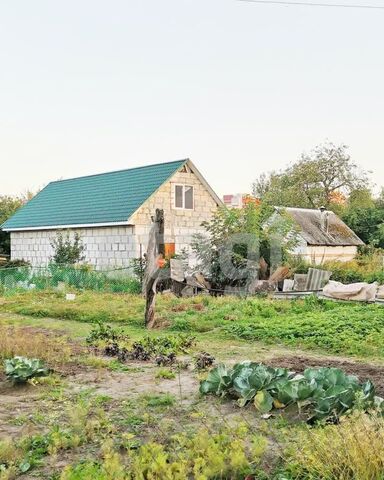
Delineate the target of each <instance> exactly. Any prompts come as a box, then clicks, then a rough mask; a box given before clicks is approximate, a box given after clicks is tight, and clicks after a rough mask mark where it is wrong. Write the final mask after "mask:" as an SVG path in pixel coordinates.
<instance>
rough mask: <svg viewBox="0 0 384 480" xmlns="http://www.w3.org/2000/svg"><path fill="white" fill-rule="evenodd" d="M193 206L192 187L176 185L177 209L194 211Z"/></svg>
mask: <svg viewBox="0 0 384 480" xmlns="http://www.w3.org/2000/svg"><path fill="white" fill-rule="evenodd" d="M193 204H194V197H193V187H192V185H175V208H181V209H185V210H193V206H194V205H193Z"/></svg>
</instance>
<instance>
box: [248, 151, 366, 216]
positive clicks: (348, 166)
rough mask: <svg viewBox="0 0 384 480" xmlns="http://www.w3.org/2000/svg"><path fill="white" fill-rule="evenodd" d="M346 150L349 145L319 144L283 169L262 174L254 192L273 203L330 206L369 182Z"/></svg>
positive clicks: (313, 206) (306, 206)
mask: <svg viewBox="0 0 384 480" xmlns="http://www.w3.org/2000/svg"><path fill="white" fill-rule="evenodd" d="M347 150H348V147H347V146H346V145H338V146H337V145H335V144H333V143H329V142H328V143H324V144H322V145H319V146H317V147H316V148H315V149H314V150H312V151H311V152H310V153H309V154H302V156H301V158H300V160H299V161H298V162H296V163H294V164H293V165H291V166H290V167H288V168H287V169H285V170H284V171H282V172H272V173H270V174H269V175H265V174H263V175H261V176H260V177H259V178H258V179H257V180H256V181H255V182H254V184H253V193H254V195H255V196H258V197H260V198H261V199H262V200H263V201H264V202H267V203H269V204H274V205H282V206H292V207H304V208H318V207H320V206H322V205H324V206H325V207H327V208H329V207H331V205H332V203H333V201H334V199H335V198H340V197H342V196H345V197H348V195H349V194H350V192H351V191H353V190H357V189H363V188H364V187H365V186H366V185H367V183H368V177H367V174H366V173H365V172H364V171H362V170H360V169H359V168H358V166H357V165H356V164H355V163H354V162H353V161H352V159H351V157H350V155H349V154H348V151H347Z"/></svg>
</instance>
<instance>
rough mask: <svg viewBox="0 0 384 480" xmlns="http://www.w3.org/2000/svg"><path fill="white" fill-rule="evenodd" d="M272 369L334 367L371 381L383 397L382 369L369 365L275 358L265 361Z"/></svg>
mask: <svg viewBox="0 0 384 480" xmlns="http://www.w3.org/2000/svg"><path fill="white" fill-rule="evenodd" d="M265 363H267V364H268V365H271V366H272V367H285V368H289V369H290V370H294V371H295V372H299V373H300V372H303V371H304V370H305V369H306V368H308V367H336V368H340V369H341V370H344V372H346V373H348V375H356V376H357V377H359V379H360V381H362V382H363V381H365V380H371V382H373V384H374V385H375V387H376V392H377V394H378V395H381V396H384V367H381V366H378V365H372V364H370V363H360V362H352V361H348V360H336V359H331V358H329V359H328V358H311V357H306V356H297V357H275V358H271V359H269V360H268V361H266V362H265Z"/></svg>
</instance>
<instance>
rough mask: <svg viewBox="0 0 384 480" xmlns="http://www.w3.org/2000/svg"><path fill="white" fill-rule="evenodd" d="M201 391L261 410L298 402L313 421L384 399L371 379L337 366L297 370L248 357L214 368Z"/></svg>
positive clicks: (381, 401) (309, 419) (301, 409)
mask: <svg viewBox="0 0 384 480" xmlns="http://www.w3.org/2000/svg"><path fill="white" fill-rule="evenodd" d="M200 392H201V393H202V394H214V395H221V396H224V395H228V396H232V397H235V398H238V404H239V405H240V406H241V407H243V406H245V405H246V404H248V403H249V402H251V401H253V403H254V405H255V407H256V409H257V410H258V411H260V412H261V413H267V412H270V411H271V410H272V409H274V408H275V409H281V408H285V407H287V406H290V405H296V406H297V408H298V409H299V411H305V412H307V413H308V421H310V422H313V421H316V420H320V419H323V418H329V417H332V416H338V415H342V414H343V413H345V412H347V411H348V410H350V409H351V408H353V407H354V406H355V405H356V404H357V403H358V404H359V405H360V406H362V407H363V408H369V407H372V406H374V405H375V406H379V405H381V404H382V403H383V400H382V399H381V398H379V397H376V396H375V388H374V385H373V384H372V382H370V381H369V380H368V381H366V382H365V383H360V382H359V380H358V378H357V377H355V376H353V375H347V374H345V373H344V372H343V371H342V370H340V369H338V368H325V367H323V368H307V369H306V370H305V371H304V373H303V374H296V373H295V372H290V371H288V370H287V369H285V368H273V367H268V366H266V365H263V364H261V363H254V362H248V361H247V362H241V363H238V364H236V365H235V366H234V367H233V368H227V367H226V366H225V365H218V366H217V367H216V368H213V369H212V370H211V371H210V372H209V374H208V377H207V379H206V380H204V381H203V382H201V384H200Z"/></svg>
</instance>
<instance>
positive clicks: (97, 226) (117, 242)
mask: <svg viewBox="0 0 384 480" xmlns="http://www.w3.org/2000/svg"><path fill="white" fill-rule="evenodd" d="M219 205H221V200H220V199H219V197H218V196H217V195H216V194H215V192H214V191H213V190H212V188H211V187H210V186H209V185H208V183H207V182H206V180H205V179H204V178H203V176H202V175H201V174H200V173H199V171H198V170H197V168H196V167H195V166H194V165H193V163H192V162H191V161H190V160H188V159H187V160H180V161H176V162H169V163H162V164H158V165H150V166H144V167H139V168H131V169H128V170H121V171H116V172H109V173H103V174H98V175H90V176H86V177H79V178H73V179H69V180H60V181H55V182H51V183H49V184H48V185H47V186H46V187H45V188H44V189H43V190H41V192H40V193H38V194H37V195H36V196H35V197H34V198H33V199H32V200H31V201H29V202H28V203H27V204H26V205H24V206H23V207H22V208H20V209H19V210H18V211H17V212H16V213H15V214H14V215H13V216H12V217H11V218H10V219H9V220H7V221H6V222H5V223H4V224H3V225H2V229H3V230H5V231H7V232H10V234H11V258H12V259H13V260H14V259H24V260H27V261H29V262H31V263H32V265H36V266H39V265H46V264H47V263H49V261H50V259H51V257H52V254H53V249H52V247H51V241H52V239H53V238H55V236H56V234H57V232H58V231H60V230H61V231H63V230H69V231H71V232H78V233H79V234H80V235H81V238H82V241H83V244H84V245H85V247H86V251H85V257H86V258H85V262H86V263H89V264H92V265H94V266H95V267H96V268H97V269H109V268H115V267H127V266H129V265H130V260H131V259H133V258H139V257H140V255H143V254H144V253H145V251H146V248H147V242H148V232H149V230H150V228H151V223H152V221H151V217H152V216H153V215H154V214H155V210H156V208H161V209H163V210H164V217H165V243H166V249H167V251H168V252H173V251H175V252H176V253H178V252H180V251H181V250H182V249H184V248H188V247H189V244H190V242H191V238H192V235H193V234H195V233H198V232H201V231H203V228H202V226H201V224H202V222H203V221H205V220H209V219H210V218H211V217H212V215H213V213H214V212H215V210H216V209H217V207H218V206H219Z"/></svg>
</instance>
